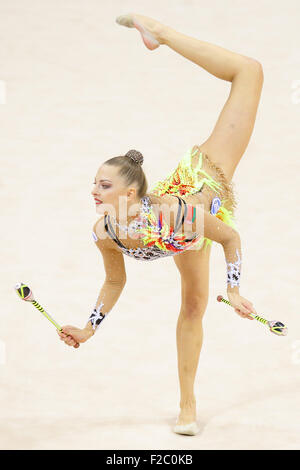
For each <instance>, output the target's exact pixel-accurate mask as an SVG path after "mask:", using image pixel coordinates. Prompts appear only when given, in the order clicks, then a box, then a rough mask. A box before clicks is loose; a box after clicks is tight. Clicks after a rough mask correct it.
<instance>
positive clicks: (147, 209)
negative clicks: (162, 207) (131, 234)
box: [104, 196, 198, 261]
mask: <svg viewBox="0 0 300 470" xmlns="http://www.w3.org/2000/svg"><path fill="white" fill-rule="evenodd" d="M176 197H177V199H178V201H179V207H178V212H177V217H176V223H175V227H174V229H173V227H170V228H169V227H168V225H167V224H165V223H163V221H162V217H161V216H160V217H159V220H158V221H157V219H156V217H155V214H154V212H153V208H152V206H151V202H150V199H149V197H148V196H144V197H143V198H142V199H141V201H142V217H141V218H140V219H139V220H138V221H137V222H136V227H135V229H136V232H138V233H139V234H140V235H141V236H142V241H143V243H144V244H145V245H146V246H145V247H143V248H140V247H139V248H126V247H125V246H124V245H123V243H122V242H121V240H119V238H118V237H117V235H116V233H115V231H114V229H113V227H112V225H111V222H110V218H109V216H108V215H105V217H104V227H105V230H106V231H107V233H108V235H109V236H110V237H111V238H112V239H113V240H114V241H115V242H116V243H117V245H118V246H119V247H120V248H121V250H122V251H123V253H124V254H126V255H128V256H131V257H133V258H135V259H137V260H141V261H151V260H155V259H158V258H163V257H165V256H174V255H175V254H178V253H182V252H183V251H185V250H187V249H189V248H191V247H192V246H193V244H194V243H196V242H198V237H197V235H194V236H193V237H192V238H185V236H183V235H176V233H177V232H178V230H179V228H180V227H181V226H182V225H183V222H184V220H185V218H186V214H187V206H186V202H185V201H184V200H183V199H181V198H180V197H179V196H176ZM182 203H183V204H184V214H183V216H182V219H181V221H180V215H181V207H182ZM132 225H133V224H132Z"/></svg>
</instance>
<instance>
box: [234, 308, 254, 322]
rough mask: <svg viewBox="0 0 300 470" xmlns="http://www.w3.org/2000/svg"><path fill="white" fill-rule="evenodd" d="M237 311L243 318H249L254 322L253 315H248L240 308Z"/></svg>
mask: <svg viewBox="0 0 300 470" xmlns="http://www.w3.org/2000/svg"><path fill="white" fill-rule="evenodd" d="M235 311H236V313H237V314H238V315H240V317H242V318H248V319H249V320H254V318H253V317H251V315H249V314H248V313H245V312H244V311H242V310H240V309H239V308H235Z"/></svg>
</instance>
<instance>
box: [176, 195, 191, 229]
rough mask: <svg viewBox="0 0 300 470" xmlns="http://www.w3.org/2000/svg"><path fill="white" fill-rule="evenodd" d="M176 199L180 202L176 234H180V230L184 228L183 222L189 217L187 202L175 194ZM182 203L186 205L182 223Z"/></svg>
mask: <svg viewBox="0 0 300 470" xmlns="http://www.w3.org/2000/svg"><path fill="white" fill-rule="evenodd" d="M174 196H175V197H177V199H178V201H179V206H178V211H177V217H176V223H175V228H174V233H176V232H178V230H179V228H180V227H182V225H183V222H184V220H185V218H186V215H187V211H188V209H187V205H186V202H185V200H184V199H182V198H181V197H179V196H176V195H175V194H174ZM182 203H183V204H184V213H183V216H182V219H181V222H180V220H179V219H180V215H181V208H182Z"/></svg>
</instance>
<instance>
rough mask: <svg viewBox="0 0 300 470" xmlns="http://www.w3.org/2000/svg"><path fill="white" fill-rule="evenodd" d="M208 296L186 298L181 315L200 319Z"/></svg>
mask: <svg viewBox="0 0 300 470" xmlns="http://www.w3.org/2000/svg"><path fill="white" fill-rule="evenodd" d="M207 303H208V296H205V295H193V296H190V297H188V298H186V299H185V300H184V302H183V304H182V314H183V315H184V316H185V317H188V318H191V319H194V318H198V319H201V318H202V317H203V315H204V313H205V310H206V307H207Z"/></svg>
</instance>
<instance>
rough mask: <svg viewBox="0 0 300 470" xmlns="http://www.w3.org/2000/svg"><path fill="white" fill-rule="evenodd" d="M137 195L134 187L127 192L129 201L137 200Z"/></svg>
mask: <svg viewBox="0 0 300 470" xmlns="http://www.w3.org/2000/svg"><path fill="white" fill-rule="evenodd" d="M136 193H137V190H136V188H133V187H132V188H129V189H128V190H127V197H128V198H129V199H135V198H136Z"/></svg>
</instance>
